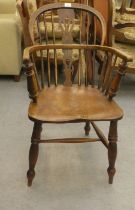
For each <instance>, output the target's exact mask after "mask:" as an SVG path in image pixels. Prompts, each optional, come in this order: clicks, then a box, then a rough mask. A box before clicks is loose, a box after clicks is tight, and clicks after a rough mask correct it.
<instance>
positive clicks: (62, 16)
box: [24, 3, 132, 186]
mask: <svg viewBox="0 0 135 210" xmlns="http://www.w3.org/2000/svg"><path fill="white" fill-rule="evenodd" d="M76 9H77V11H78V16H79V20H80V25H79V27H80V31H79V40H78V43H76V44H73V39H74V38H73V34H72V28H73V25H74V22H75V13H76ZM48 11H50V12H51V13H52V14H53V13H54V14H55V12H56V13H57V14H58V18H59V23H60V27H61V29H62V43H61V44H56V43H55V42H54V43H53V44H49V43H48V42H47V43H46V44H45V45H43V44H40V45H33V46H31V47H29V48H26V49H25V51H24V64H25V69H26V74H27V83H28V92H29V96H30V98H31V99H32V101H31V103H30V106H29V111H28V115H29V119H30V120H31V121H33V122H34V127H33V133H32V141H31V147H30V152H29V170H28V172H27V177H28V186H31V185H32V180H33V178H34V176H35V170H34V168H35V165H36V162H37V158H38V152H39V143H83V142H95V141H101V142H102V143H103V144H104V145H105V147H106V148H107V150H108V158H109V167H108V169H107V171H108V175H109V183H110V184H112V182H113V176H114V174H115V160H116V155H117V122H118V120H120V119H121V118H122V116H123V112H122V110H121V109H120V107H119V106H118V105H117V104H116V103H115V102H114V100H113V97H114V96H115V95H116V92H117V90H118V86H119V82H120V80H121V77H122V75H123V74H124V73H125V69H126V64H127V62H128V61H131V60H132V59H131V58H130V57H129V56H126V55H125V54H123V53H122V52H120V51H117V50H116V49H114V48H110V47H106V46H102V45H103V43H104V41H105V33H106V25H105V21H104V19H103V17H102V16H101V15H100V13H98V11H96V10H95V9H93V8H91V7H88V6H86V5H78V4H72V5H71V7H65V4H62V3H61V4H54V5H51V7H50V5H48V6H43V7H41V8H40V9H39V10H37V11H36V12H34V13H33V14H32V15H31V17H30V21H29V30H30V36H31V39H32V41H33V43H34V40H35V37H34V28H35V25H37V28H40V21H39V20H41V19H42V18H43V17H46V13H47V12H48ZM84 13H85V17H87V24H84V23H85V22H82V20H83V15H84ZM91 17H93V18H92V19H93V20H97V19H98V20H99V24H100V26H101V31H102V37H101V43H99V45H92V44H96V35H97V34H96V33H95V32H96V30H95V28H93V30H94V33H93V30H90V26H91V21H90V20H91ZM51 24H52V27H53V24H54V23H53V18H52V22H51ZM84 26H85V31H86V36H85V38H86V39H85V40H84V39H82V31H83V30H84ZM44 29H46V21H44ZM44 34H46V33H44ZM53 36H55V35H54V33H53ZM93 36H94V37H93ZM38 37H40V41H41V43H42V39H43V40H44V37H42V34H41V31H40V30H38ZM53 39H54V37H53ZM89 41H91V44H89ZM59 49H61V50H62V53H63V59H62V61H63V65H64V72H63V77H61V78H60V74H59V73H58V69H57V64H58V61H59V56H58V54H57V50H59ZM52 50H53V51H54V58H53V59H54V61H55V63H54V67H55V74H54V75H52V74H51V71H50V65H51V56H50V52H51V51H52ZM74 50H76V51H77V55H76V59H77V60H78V63H79V65H78V68H77V79H76V80H74V81H72V71H73V68H74V65H73V64H74V56H73V54H74ZM97 50H100V51H103V53H104V65H103V68H102V74H101V75H98V78H97V77H96V75H97V74H96V65H95V62H96V60H95V54H96V51H97ZM89 52H90V53H89ZM44 53H47V66H46V65H45V63H44V60H43V55H44ZM37 55H38V56H39V57H38V58H39V60H38V62H39V61H40V63H41V66H39V65H38V63H37V59H36V57H37ZM89 55H91V56H89ZM113 58H114V62H113V65H112V60H113ZM117 58H121V60H122V65H120V66H119V69H118V71H117V72H115V74H114V71H113V69H114V68H115V65H116V60H117ZM90 60H91V62H90ZM89 62H90V63H89ZM89 65H92V68H91V78H90V80H88V77H87V76H88V73H87V72H88V71H89V70H90V69H89ZM40 72H42V73H41V74H40ZM94 121H108V122H110V128H109V138H108V140H109V141H108V140H107V138H106V137H105V136H104V134H103V133H102V132H101V131H100V129H99V128H98V127H97V125H96V124H95V122H94ZM71 122H72V123H77V122H84V123H85V134H86V135H89V131H90V124H91V125H92V127H93V128H94V130H95V132H96V134H97V136H98V138H77V139H74V138H69V139H52V140H47V139H46V140H42V139H41V131H42V124H43V123H71Z"/></svg>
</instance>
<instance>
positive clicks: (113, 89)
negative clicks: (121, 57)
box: [108, 61, 127, 100]
mask: <svg viewBox="0 0 135 210" xmlns="http://www.w3.org/2000/svg"><path fill="white" fill-rule="evenodd" d="M126 69H127V62H126V61H123V62H122V63H121V64H120V65H119V68H118V71H117V73H116V76H115V77H114V79H113V81H112V83H111V87H110V89H109V92H108V95H109V100H112V98H113V97H115V96H116V94H117V91H118V89H119V84H120V81H121V78H122V76H123V75H125V73H126Z"/></svg>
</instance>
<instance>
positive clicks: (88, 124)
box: [84, 121, 90, 136]
mask: <svg viewBox="0 0 135 210" xmlns="http://www.w3.org/2000/svg"><path fill="white" fill-rule="evenodd" d="M84 130H85V135H86V136H88V135H89V133H90V121H87V122H86V124H85V127H84Z"/></svg>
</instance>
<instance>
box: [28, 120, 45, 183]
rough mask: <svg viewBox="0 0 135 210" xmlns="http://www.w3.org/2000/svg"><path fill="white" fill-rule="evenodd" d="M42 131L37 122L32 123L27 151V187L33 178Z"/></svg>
mask: <svg viewBox="0 0 135 210" xmlns="http://www.w3.org/2000/svg"><path fill="white" fill-rule="evenodd" d="M41 131H42V124H41V123H39V122H35V123H34V127H33V133H32V137H31V146H30V151H29V170H28V172H27V178H28V186H31V185H32V181H33V179H34V177H35V170H34V168H35V165H36V162H37V158H38V152H39V143H38V141H39V140H40V134H41Z"/></svg>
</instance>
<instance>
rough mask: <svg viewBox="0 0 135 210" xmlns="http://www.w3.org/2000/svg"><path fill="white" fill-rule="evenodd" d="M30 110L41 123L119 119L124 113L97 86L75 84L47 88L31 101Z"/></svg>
mask: <svg viewBox="0 0 135 210" xmlns="http://www.w3.org/2000/svg"><path fill="white" fill-rule="evenodd" d="M78 104H79V106H78ZM106 110H107V111H106ZM28 113H29V117H30V118H31V119H33V120H39V121H42V122H63V121H65V122H66V121H74V120H92V121H96V120H97V121H98V120H100V121H101V120H116V119H120V118H122V116H123V111H122V110H121V108H120V107H119V106H118V105H117V104H116V102H114V101H113V100H112V101H109V100H108V99H107V98H106V96H104V95H103V94H102V93H101V92H100V91H99V90H98V89H97V88H92V87H85V86H81V87H78V86H75V85H73V87H65V86H62V85H61V86H58V87H55V86H52V87H50V88H44V89H43V90H42V91H41V92H40V95H39V97H38V100H37V103H36V104H35V103H33V102H31V103H30V106H29V112H28Z"/></svg>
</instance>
